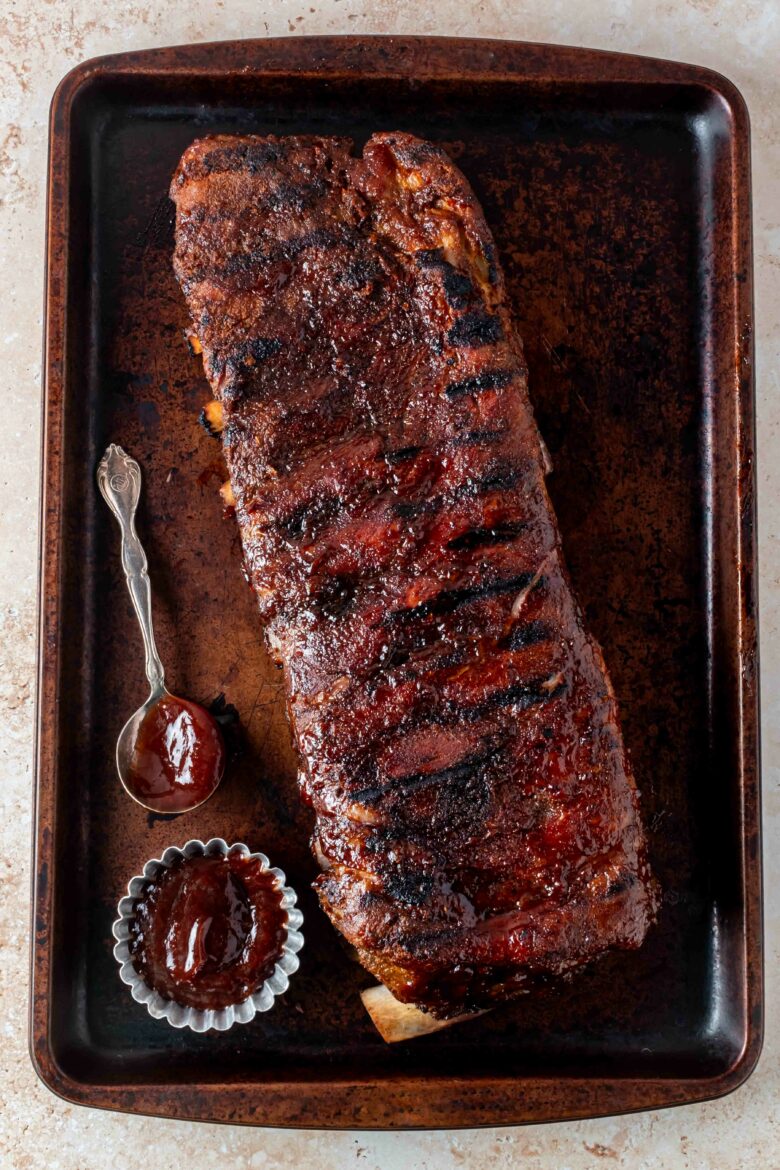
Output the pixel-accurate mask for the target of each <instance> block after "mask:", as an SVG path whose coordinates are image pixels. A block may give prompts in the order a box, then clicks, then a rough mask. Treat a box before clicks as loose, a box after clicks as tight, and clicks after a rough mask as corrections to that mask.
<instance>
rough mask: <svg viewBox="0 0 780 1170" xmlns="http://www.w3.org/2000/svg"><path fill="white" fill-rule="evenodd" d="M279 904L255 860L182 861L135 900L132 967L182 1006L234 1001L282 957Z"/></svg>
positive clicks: (244, 995)
mask: <svg viewBox="0 0 780 1170" xmlns="http://www.w3.org/2000/svg"><path fill="white" fill-rule="evenodd" d="M281 903H282V894H281V891H280V890H279V888H278V886H277V885H276V880H275V878H274V875H273V874H272V873H270V872H269V871H268V870H267V869H265V868H264V867H263V864H262V862H261V861H260V860H259V859H257V858H253V857H249V856H246V855H241V854H232V853H231V854H229V855H228V856H227V857H222V856H217V857H209V856H196V857H189V858H184V859H183V860H182V861H180V862H179V863H178V864H177V865H174V866H172V867H171V868H169V869H166V870H164V871H163V872H162V873H161V874H160V875H159V876H158V877H157V878H155V879H154V881H152V882H151V883H150V884H149V886H148V887H147V890H146V892H145V893H144V895H143V897H142V899H141V900H140V901H139V904H138V907H137V909H136V912H135V918H134V919H133V923H132V927H131V941H130V953H131V956H132V959H133V964H134V966H135V967H136V969H137V970H138V972H139V973H140V974H141V975H142V976H143V978H144V979H145V980H146V981H147V983H149V984H150V986H152V987H154V988H155V989H156V990H157V991H159V992H160V994H161V995H163V996H165V997H166V998H167V999H170V1000H173V1001H175V1002H176V1003H180V1004H183V1005H185V1006H187V1007H196V1008H200V1009H209V1008H212V1009H219V1008H222V1007H227V1006H228V1005H229V1004H235V1003H241V1002H242V1001H243V1000H245V999H246V998H247V997H248V996H249V995H252V994H254V992H256V991H258V990H259V988H260V987H261V986H262V984H263V983H264V982H265V980H266V979H267V978H268V977H269V975H270V974H271V973H272V971H273V968H274V965H275V963H276V961H277V959H278V958H280V956H281V954H282V950H283V946H284V939H285V934H286V921H287V916H286V914H285V912H284V910H283V909H282V904H281Z"/></svg>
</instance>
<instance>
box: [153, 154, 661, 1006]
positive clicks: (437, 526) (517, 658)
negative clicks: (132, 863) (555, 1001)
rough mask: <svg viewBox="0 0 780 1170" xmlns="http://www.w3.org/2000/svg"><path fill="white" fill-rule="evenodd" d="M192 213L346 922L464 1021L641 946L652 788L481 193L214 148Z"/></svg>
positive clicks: (194, 163) (409, 984)
mask: <svg viewBox="0 0 780 1170" xmlns="http://www.w3.org/2000/svg"><path fill="white" fill-rule="evenodd" d="M171 196H172V198H173V199H174V201H175V202H176V204H177V229H176V254H175V259H174V264H175V268H176V274H177V277H178V279H179V281H180V283H181V286H182V288H183V290H184V293H185V295H186V298H187V301H188V305H189V309H190V315H191V319H192V323H193V326H194V330H195V334H196V336H195V339H194V340H195V341H196V343H197V344H196V346H195V347H194V348H195V349H196V352H197V351H199V350H201V349H202V351H203V355H204V362H205V368H206V370H207V373H208V376H209V379H210V381H211V384H212V391H213V397H214V399H215V400H216V408H215V410H212V414H213V416H214V418H218V420H219V424H220V426H221V427H222V429H221V438H222V443H223V450H224V453H225V458H226V461H227V464H228V470H229V473H230V487H231V491H232V496H233V498H234V499H235V512H236V516H237V519H238V523H239V526H240V529H241V536H242V541H243V545H244V559H245V564H246V572H247V576H248V578H249V580H250V582H251V584H252V585H253V587H254V589H255V591H256V593H257V596H258V600H259V603H260V606H261V611H262V613H263V615H264V616H265V618H266V620H267V621H268V622H269V623H270V624H269V640H270V642H271V645H272V648H273V652H274V656H275V657H276V659H277V660H282V661H285V660H286V667H287V669H286V671H285V678H286V679H287V685H288V688H289V694H288V698H289V704H288V709H289V711H290V714H291V719H292V721H293V731H294V733H295V735H296V737H297V741H298V747H299V750H300V753H301V755H302V757H303V767H302V770H301V775H302V786H303V788H304V791H305V793H306V795H307V798H308V799H310V800H311V802H312V804H313V807H314V810H315V813H316V816H317V818H318V820H317V828H316V830H315V836H314V841H313V844H314V847H315V851H316V854H317V857H318V859H319V861H320V864H321V866H322V867H323V871H324V872H323V873H322V874H321V875H320V877H319V878H318V880H317V883H316V889H317V891H318V895H319V897H320V901H321V904H322V906H323V908H324V910H325V911H326V912H327V913H328V914H329V915H330V917H331V919H332V921H333V922H334V924H335V925H336V926H337V927H338V929H339V930H340V931H342V933H343V934H344V935H345V936H346V938H347V939H348V940H349V942H350V943H352V945H353V946H354V947H355V948H357V951H358V953H359V955H360V960H361V962H362V963H364V965H365V966H366V967H367V968H368V969H369V970H371V971H373V972H374V974H375V975H377V977H378V978H380V979H382V980H383V981H385V982H386V983H387V985H388V987H390V989H391V991H392V992H393V993H394V994H395V995H397V996H398V998H400V999H403V1000H407V1001H410V1002H414V1003H417V1004H419V1005H420V1006H423V1007H425V1008H426V1009H428V1010H429V1011H432V1012H433V1013H434V1014H435V1015H439V1016H442V1017H447V1016H452V1015H457V1014H459V1013H460V1012H463V1011H467V1010H472V1009H474V1008H478V1007H488V1006H490V1005H491V1004H492V1003H494V1002H497V1001H500V1000H502V999H504V998H507V997H508V996H510V995H511V994H512V993H513V989H515V990H516V989H518V988H520V987H522V986H523V985H525V984H527V981H528V979H529V977H534V976H536V975H542V974H543V975H549V974H556V973H559V972H564V971H571V970H572V969H573V968H575V967H577V966H578V965H581V964H584V963H586V962H589V961H590V960H591V959H593V958H594V957H595V956H597V955H599V954H600V953H602V952H603V951H605V950H607V949H608V948H610V947H614V946H617V947H635V946H638V945H639V944H640V943H641V942H642V939H643V938H644V935H645V932H646V930H647V928H648V926H649V924H650V922H651V921H652V919H653V917H654V913H655V905H656V891H655V885H654V882H653V880H652V878H651V875H650V871H649V868H648V865H647V859H646V849H645V842H644V835H643V831H642V826H641V822H640V818H639V811H638V801H637V794H636V789H635V785H634V781H633V777H632V776H631V772H630V768H629V765H628V761H627V759H626V755H625V751H624V748H623V743H622V740H621V737H620V732H619V727H618V716H617V709H616V703H615V698H614V695H613V693H612V689H611V686H610V683H609V679H608V677H607V673H606V668H605V666H604V662H603V659H602V656H601V652H600V650H599V648H598V646H597V645H596V644H595V642H594V641H593V640H592V639H591V638H590V637H589V635H588V634H587V632H586V631H585V629H584V628H583V625H582V617H581V613H580V611H579V609H578V607H577V605H576V603H575V602H574V600H573V598H572V596H571V592H570V588H569V584H568V580H567V578H566V574H565V570H564V568H563V567H562V556H561V553H560V546H559V539H558V534H557V531H556V527H555V518H554V516H553V513H552V510H551V507H550V504H549V500H548V497H547V493H546V489H545V484H544V479H545V475H546V472H547V469H548V463H547V457H546V453H545V451H544V447H543V445H542V443H541V441H540V439H539V436H538V432H537V431H536V429H535V426H534V422H533V415H532V412H531V407H530V403H529V400H528V395H527V389H526V370H525V364H524V361H523V354H522V349H521V347H520V344H519V341H518V340H517V338H516V335H515V333H514V330H513V327H512V322H511V318H510V316H509V311H508V307H507V303H506V296H505V291H504V286H503V280H502V276H501V271H500V268H499V265H498V262H497V259H496V255H495V250H494V246H493V243H492V240H491V237H490V232H489V230H488V228H487V225H486V224H485V221H484V218H483V216H482V212H481V210H480V208H479V205H478V204H477V202H476V200H475V198H474V196H473V193H472V192H471V189H470V188H469V186H468V184H467V182H466V181H465V179H464V178H463V176H462V175H461V174H460V172H459V171H458V170H457V168H456V167H454V166H453V164H452V162H451V161H450V160H449V158H448V157H447V155H446V154H445V153H444V152H443V151H442V150H441V149H440V148H439V147H437V146H435V145H434V144H432V143H426V142H421V141H419V140H417V139H415V138H413V137H411V136H410V135H406V134H379V135H375V136H374V137H373V138H371V139H370V140H369V142H368V143H367V144H366V147H365V148H364V152H363V156H362V157H355V156H354V155H353V154H352V144H351V143H350V142H348V141H347V140H345V139H337V138H318V137H300V138H287V139H277V138H273V137H269V138H261V137H256V136H248V137H245V138H230V137H228V136H215V137H211V138H206V139H203V140H201V141H199V142H195V143H193V145H192V146H191V147H189V149H188V150H187V151H186V152H185V154H184V156H183V158H182V160H181V162H180V164H179V168H178V170H177V172H176V175H175V176H174V178H173V182H172V185H171ZM220 412H221V413H220ZM211 417H212V415H208V416H207V419H208V420H210V419H211ZM223 424H224V425H223ZM214 429H216V428H214ZM437 583H438V584H437ZM454 891H458V892H457V894H456V893H455V892H454ZM529 906H530V907H533V909H528V907H529Z"/></svg>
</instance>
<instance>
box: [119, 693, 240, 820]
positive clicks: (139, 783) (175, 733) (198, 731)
mask: <svg viewBox="0 0 780 1170" xmlns="http://www.w3.org/2000/svg"><path fill="white" fill-rule="evenodd" d="M224 768H225V744H224V741H223V739H222V733H221V732H220V730H219V727H218V725H217V722H216V720H215V719H214V718H213V716H212V715H210V714H209V712H208V711H206V709H205V708H204V707H201V706H199V705H198V704H197V703H191V702H190V701H189V700H188V699H180V698H178V696H176V695H170V694H167V693H166V694H164V695H162V696H161V697H160V698H159V699H158V700H157V702H156V703H155V704H154V705H153V706H152V707H150V708H149V710H148V711H147V712H146V714H145V715H144V717H143V719H142V720H141V724H140V726H139V728H138V735H137V738H136V741H135V746H134V748H133V752H132V755H131V758H130V764H129V767H128V770H127V775H126V777H125V786H126V787H127V788H128V789H129V790H130V792H131V793H132V795H133V796H135V798H136V799H137V800H140V801H141V803H142V804H145V805H146V806H147V807H148V808H151V809H153V810H154V812H159V813H177V812H186V811H188V810H189V809H191V808H195V806H196V805H199V804H202V802H203V801H204V800H207V799H208V797H209V796H211V794H212V793H213V792H214V790H215V789H216V787H217V786H218V784H219V782H220V780H221V779H222V773H223V771H224Z"/></svg>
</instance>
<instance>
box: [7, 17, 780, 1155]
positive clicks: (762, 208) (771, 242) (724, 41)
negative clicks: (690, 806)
mask: <svg viewBox="0 0 780 1170" xmlns="http://www.w3.org/2000/svg"><path fill="white" fill-rule="evenodd" d="M339 32H350V33H359V32H379V33H388V32H398V33H421V34H424V33H430V34H449V35H460V36H469V35H472V36H499V37H511V38H516V39H529V40H538V41H553V42H558V43H566V44H573V45H588V46H591V47H594V48H605V49H615V50H623V51H627V52H637V53H645V54H649V55H655V56H661V57H671V58H677V59H680V60H686V61H692V62H696V63H698V64H702V65H707V66H710V67H712V68H715V69H718V70H720V71H721V72H723V73H726V74H727V75H728V76H729V77H730V78H731V79H732V80H733V81H735V82H736V84H737V85H738V86H739V87H740V89H741V90H742V92H743V94H744V95H745V98H746V99H747V103H748V106H749V108H750V113H751V118H752V126H753V165H754V191H755V242H756V301H757V322H756V324H757V329H756V333H757V343H758V353H757V369H758V457H759V476H758V482H759V532H760V559H761V653H762V693H763V712H764V714H763V750H764V830H765V884H766V933H767V952H766V958H767V1034H766V1042H765V1047H764V1053H763V1056H762V1058H761V1061H760V1063H759V1066H758V1069H757V1071H756V1072H755V1073H754V1075H753V1077H752V1078H751V1079H750V1080H749V1081H748V1083H747V1084H746V1085H744V1086H743V1087H742V1088H741V1089H739V1090H738V1091H737V1092H736V1093H734V1094H732V1096H730V1097H728V1098H726V1099H723V1100H720V1101H716V1102H713V1103H710V1104H704V1105H698V1106H689V1107H685V1108H680V1109H675V1110H667V1111H663V1112H659V1113H648V1114H640V1115H636V1116H633V1117H622V1118H621V1117H617V1118H605V1119H601V1120H598V1121H589V1122H573V1123H569V1124H565V1125H549V1126H535V1127H527V1128H524V1129H514V1130H513V1129H501V1130H483V1131H471V1132H469V1131H465V1132H458V1133H448V1132H438V1133H427V1134H422V1133H415V1134H371V1133H365V1134H350V1133H342V1134H326V1133H319V1132H315V1133H303V1132H276V1131H271V1130H250V1129H240V1128H235V1127H228V1126H226V1127H216V1126H208V1125H197V1124H190V1123H185V1122H173V1121H171V1122H168V1121H149V1120H146V1119H143V1118H131V1117H123V1116H119V1115H113V1114H107V1113H99V1112H96V1111H93V1110H87V1109H81V1108H78V1107H74V1106H69V1105H66V1104H64V1103H63V1102H61V1101H60V1100H58V1099H57V1098H55V1097H54V1096H52V1095H51V1093H49V1091H48V1090H47V1089H45V1088H44V1087H43V1086H42V1085H41V1084H40V1083H39V1082H38V1081H37V1079H36V1077H35V1074H34V1072H33V1069H32V1066H31V1064H30V1061H29V1057H28V1054H27V1038H26V1012H27V1002H26V1001H27V986H26V984H27V964H28V937H27V934H28V911H29V899H28V891H29V857H28V855H29V847H28V843H29V839H30V803H31V802H30V795H31V771H32V746H31V745H32V715H33V710H32V707H33V663H34V652H35V590H36V571H37V535H36V529H37V515H38V449H39V413H40V344H41V304H42V284H43V280H42V278H43V226H44V193H45V179H46V121H47V111H48V104H49V100H50V97H51V94H52V92H53V90H54V87H55V85H56V83H57V82H58V81H59V79H60V78H61V76H62V75H63V74H64V73H65V72H66V71H67V70H68V69H69V68H70V67H71V66H72V65H74V64H76V63H77V62H78V61H80V60H83V59H84V58H86V57H90V56H94V55H97V54H101V53H110V52H117V51H121V50H129V49H140V48H148V47H152V46H157V45H164V44H172V43H177V42H185V41H192V40H217V39H227V38H232V37H240V36H265V35H268V36H274V35H282V34H289V33H301V34H305V33H339ZM779 59H780V2H779V0H688V2H687V3H686V2H684V0H666V2H662V0H577V2H576V3H574V2H572V0H548V2H547V3H545V4H539V3H537V2H535V0H483V2H481V3H473V2H472V3H468V2H467V0H429V3H427V4H424V5H422V4H419V3H417V0H373V2H371V0H366V2H365V3H361V2H360V0H310V2H307V3H305V4H301V3H297V2H295V3H292V2H290V3H287V2H285V0H277V2H276V3H268V2H265V3H263V2H261V0H215V2H214V3H213V4H209V5H205V4H204V5H197V4H195V5H184V4H178V3H174V0H158V2H157V3H155V4H152V3H144V2H139V0H116V2H115V3H113V4H111V5H103V4H98V3H96V0H69V2H68V3H67V4H66V3H64V2H58V0H55V2H53V3H52V2H47V0H35V2H33V0H6V3H5V4H4V5H3V6H2V12H0V294H1V297H2V306H3V314H2V325H0V354H2V357H3V365H2V369H3V391H4V401H5V408H4V425H3V427H2V428H0V477H1V478H2V489H3V494H4V506H3V508H2V509H0V630H1V633H0V704H1V710H2V720H3V735H2V739H0V814H1V815H0V841H1V842H2V845H1V846H0V869H1V870H2V887H0V888H1V889H2V894H1V896H0V1009H1V1010H0V1029H1V1030H2V1043H1V1044H0V1166H2V1167H4V1168H5V1167H8V1168H9V1170H11V1168H13V1170H22V1168H24V1167H39V1166H40V1167H47V1168H49V1170H104V1168H105V1170H108V1168H109V1167H110V1168H118V1170H119V1168H121V1170H135V1168H136V1167H138V1168H140V1167H145V1166H146V1165H147V1164H148V1163H149V1158H150V1152H151V1150H152V1149H153V1151H154V1160H155V1162H156V1164H157V1165H159V1166H173V1165H180V1164H193V1165H194V1164H197V1165H198V1166H201V1167H204V1168H207V1167H211V1166H217V1165H219V1166H220V1167H231V1168H232V1167H235V1168H240V1167H243V1168H252V1170H255V1168H258V1167H271V1166H275V1167H280V1168H282V1170H283V1168H284V1167H298V1166H304V1167H307V1166H317V1167H318V1168H319V1170H348V1168H349V1167H352V1166H354V1167H365V1168H366V1170H370V1168H372V1167H381V1168H382V1170H394V1168H396V1167H404V1168H406V1167H415V1168H421V1170H423V1168H428V1170H440V1168H441V1170H443V1168H445V1167H451V1166H455V1167H457V1166H464V1167H469V1166H475V1167H476V1166H483V1165H490V1166H493V1167H495V1168H496V1170H502V1168H504V1167H509V1166H518V1165H522V1166H524V1167H527V1168H529V1170H533V1168H536V1167H555V1168H558V1170H562V1168H568V1170H584V1168H585V1167H594V1166H605V1167H607V1166H609V1167H612V1166H614V1167H630V1168H632V1170H643V1168H650V1167H664V1168H672V1170H674V1168H677V1167H692V1168H694V1167H695V1168H696V1170H699V1168H702V1170H703V1168H705V1167H712V1168H718V1170H721V1168H722V1170H726V1168H729V1170H731V1168H735V1167H742V1166H745V1167H748V1166H750V1167H759V1168H761V1170H771V1168H772V1167H780V1109H779V1108H778V1100H780V1018H779V1013H778V1008H779V1007H780V979H779V978H778V976H777V973H776V971H777V963H778V958H780V953H779V952H780V912H779V910H778V907H779V906H780V862H779V861H778V857H779V856H780V708H779V706H778V702H777V694H778V687H779V686H780V652H779V651H778V645H777V629H778V620H779V617H780V460H778V458H777V456H778V445H779V444H780V393H779V392H780V120H779V119H778V116H777V111H778V109H780V75H778V70H777V62H778V60H779Z"/></svg>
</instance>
